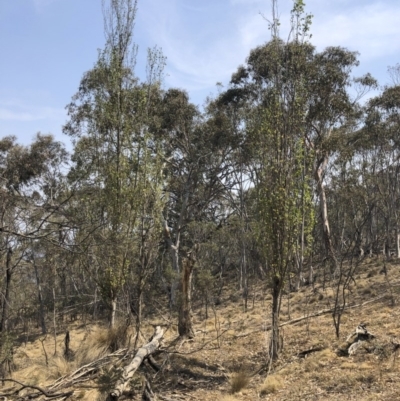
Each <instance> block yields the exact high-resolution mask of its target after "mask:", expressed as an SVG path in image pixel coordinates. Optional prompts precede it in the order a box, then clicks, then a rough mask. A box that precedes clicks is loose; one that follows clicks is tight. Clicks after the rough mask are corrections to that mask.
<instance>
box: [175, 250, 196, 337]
mask: <svg viewBox="0 0 400 401" xmlns="http://www.w3.org/2000/svg"><path fill="white" fill-rule="evenodd" d="M194 264H195V258H194V257H193V255H192V254H188V256H187V257H186V258H184V259H183V260H182V282H181V285H182V292H181V304H180V308H179V321H178V332H179V335H180V336H181V337H188V338H193V337H194V331H193V326H192V316H191V314H192V277H193V268H194Z"/></svg>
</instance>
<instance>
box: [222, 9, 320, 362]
mask: <svg viewBox="0 0 400 401" xmlns="http://www.w3.org/2000/svg"><path fill="white" fill-rule="evenodd" d="M302 14H303V4H302V2H295V5H294V8H293V11H292V16H293V19H292V22H293V32H292V36H291V39H290V40H289V41H288V42H287V43H285V42H283V41H282V40H281V39H280V38H279V35H278V25H277V24H278V21H277V19H276V15H273V18H274V22H273V23H272V26H271V30H272V34H273V35H272V39H271V41H270V42H268V43H267V44H265V45H264V46H260V47H258V48H256V49H254V50H252V51H251V53H250V56H249V58H248V59H247V66H246V67H240V68H239V69H238V71H237V73H236V74H234V75H233V76H232V81H231V86H232V87H231V89H230V93H231V94H232V93H233V92H236V93H238V94H239V95H240V96H242V97H244V98H245V99H247V101H248V102H249V104H250V105H251V107H249V113H248V114H247V116H246V119H245V120H244V124H245V125H246V131H247V135H248V136H249V140H250V141H251V143H252V149H251V155H252V158H253V162H252V172H251V174H252V177H254V187H255V191H256V202H255V203H256V207H255V213H256V215H255V219H254V221H253V228H254V230H255V232H256V236H257V239H258V244H259V249H260V252H261V254H262V255H263V258H264V261H265V263H266V266H267V270H268V275H269V280H270V286H271V292H272V311H271V312H272V334H271V341H270V345H269V347H270V348H269V353H270V360H271V361H272V360H274V359H275V358H277V356H278V353H279V341H280V340H279V339H280V336H279V310H280V297H281V293H282V289H283V287H284V283H285V280H286V276H287V272H288V269H289V268H290V265H291V263H292V260H293V258H294V256H295V253H296V248H297V247H298V244H299V242H298V236H299V233H300V228H301V226H302V223H304V224H312V221H311V220H312V219H310V218H309V216H307V218H308V219H309V221H307V222H306V221H305V219H304V218H303V216H304V215H305V214H306V210H310V209H311V196H310V193H311V187H310V156H309V149H308V148H307V143H306V134H307V128H308V127H307V125H306V123H305V120H306V116H307V111H308V105H309V99H310V94H309V92H308V90H309V88H308V87H307V78H308V76H307V74H309V73H310V64H311V61H312V58H313V55H314V48H313V47H312V46H311V45H310V44H309V43H308V42H307V41H306V40H305V39H306V36H307V32H308V29H309V23H310V16H306V17H305V19H304V20H303V23H300V18H301V16H302ZM228 94H229V91H228V93H227V95H228ZM225 96H226V95H225ZM301 205H302V206H303V207H302V208H301V207H300V206H301ZM300 210H302V212H303V214H302V213H301V212H300Z"/></svg>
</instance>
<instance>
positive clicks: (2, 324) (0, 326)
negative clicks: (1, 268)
mask: <svg viewBox="0 0 400 401" xmlns="http://www.w3.org/2000/svg"><path fill="white" fill-rule="evenodd" d="M11 255H12V249H11V247H10V248H8V249H7V258H6V289H5V294H4V300H3V311H2V314H1V321H0V333H3V332H4V331H6V330H7V320H8V310H9V307H10V286H11V278H12V273H13V272H12V267H11Z"/></svg>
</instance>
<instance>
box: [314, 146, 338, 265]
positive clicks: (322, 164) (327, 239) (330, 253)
mask: <svg viewBox="0 0 400 401" xmlns="http://www.w3.org/2000/svg"><path fill="white" fill-rule="evenodd" d="M328 160H329V158H328V154H327V153H324V155H323V156H322V158H320V159H319V160H318V162H317V165H316V168H315V181H316V183H317V192H318V194H319V205H320V210H321V222H322V232H323V237H324V238H323V239H324V244H325V251H326V256H327V258H328V259H330V260H331V261H332V262H333V264H334V268H335V271H336V269H337V260H336V256H335V252H334V250H333V245H332V238H331V230H330V227H329V218H328V202H327V199H326V193H325V187H324V184H323V175H324V171H325V169H326V166H327V164H328Z"/></svg>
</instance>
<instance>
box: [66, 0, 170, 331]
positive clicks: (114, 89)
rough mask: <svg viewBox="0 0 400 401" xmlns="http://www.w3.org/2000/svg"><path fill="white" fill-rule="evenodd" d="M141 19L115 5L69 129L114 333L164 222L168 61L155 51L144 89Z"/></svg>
mask: <svg viewBox="0 0 400 401" xmlns="http://www.w3.org/2000/svg"><path fill="white" fill-rule="evenodd" d="M136 12H137V1H134V0H111V1H110V6H109V8H108V9H105V11H104V17H105V33H106V44H105V48H104V49H103V50H101V51H100V52H99V57H98V60H97V62H96V64H95V66H94V67H93V68H92V69H91V70H90V71H88V72H86V73H85V74H84V76H83V78H82V80H81V83H80V86H79V90H78V92H77V94H76V95H75V96H74V97H73V99H72V102H71V103H70V104H69V106H68V114H69V122H68V123H67V124H66V125H65V127H64V133H66V134H67V135H70V136H71V137H73V138H74V140H75V149H74V154H73V161H74V167H73V168H72V169H71V172H70V179H71V183H73V185H74V186H75V188H76V191H77V194H78V196H79V200H80V204H79V208H80V209H81V210H80V211H81V214H80V218H81V232H80V233H79V234H78V235H77V240H78V241H80V245H81V250H85V254H84V257H83V258H82V263H83V265H84V266H86V268H87V269H88V271H90V272H91V274H92V276H93V278H94V279H95V280H96V282H97V284H98V286H99V288H100V290H101V294H102V296H103V299H104V300H105V301H106V302H107V304H108V305H109V307H110V311H111V312H110V324H111V326H112V325H114V323H115V314H116V310H117V301H118V296H119V294H120V293H121V290H122V288H123V286H124V285H125V284H126V283H127V280H128V278H129V276H130V275H131V273H132V271H138V270H142V273H140V274H139V275H140V277H141V278H142V279H143V278H144V276H145V275H144V273H143V269H145V268H146V266H147V267H149V266H148V257H147V256H146V248H147V249H148V244H146V242H147V240H148V239H149V238H153V236H154V233H155V232H157V230H158V225H159V216H160V215H161V210H160V202H161V199H162V197H161V184H162V175H161V173H162V164H161V162H160V160H161V159H160V157H159V156H160V148H159V146H158V144H157V141H156V140H155V137H154V136H153V135H152V133H151V132H150V129H149V127H150V126H151V124H152V116H153V111H154V107H155V104H156V102H157V99H158V97H159V91H160V79H161V72H162V68H163V66H164V62H165V60H164V58H163V56H162V54H161V53H160V52H159V51H158V50H153V51H149V65H148V80H147V82H144V83H141V82H139V80H138V78H137V77H136V76H135V72H134V66H135V61H136V60H135V58H136V51H137V47H136V46H135V45H134V44H133V43H132V35H133V27H134V22H135V17H136ZM151 241H152V242H153V240H151ZM153 249H154V247H153ZM155 250H156V251H157V248H156V249H155ZM140 287H141V289H140V291H142V290H143V288H142V287H143V283H141V284H140ZM140 291H139V292H140ZM140 305H141V295H140V296H139V299H138V307H139V308H140ZM136 310H137V308H136ZM137 316H138V319H140V313H139V312H137Z"/></svg>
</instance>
